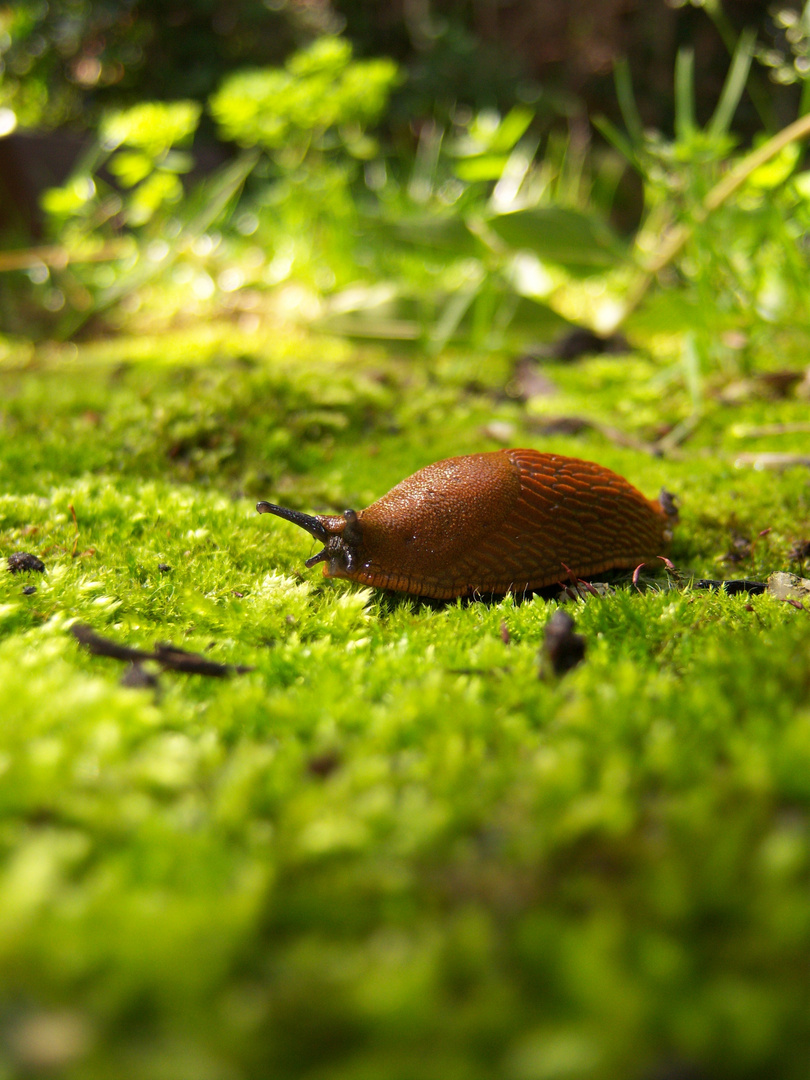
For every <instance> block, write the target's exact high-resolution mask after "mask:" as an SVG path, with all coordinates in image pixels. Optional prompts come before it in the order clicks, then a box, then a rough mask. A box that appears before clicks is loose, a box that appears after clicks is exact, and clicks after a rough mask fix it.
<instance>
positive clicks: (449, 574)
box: [256, 450, 673, 599]
mask: <svg viewBox="0 0 810 1080" xmlns="http://www.w3.org/2000/svg"><path fill="white" fill-rule="evenodd" d="M256 509H257V510H258V512H259V513H260V514H264V513H269V514H275V515H276V516H277V517H281V518H285V519H286V520H287V521H292V522H293V523H294V524H296V525H298V526H300V527H301V528H302V529H305V530H306V531H307V532H309V533H310V534H311V535H312V536H314V537H315V538H316V540H320V541H321V543H322V544H323V545H324V547H323V550H322V551H320V552H318V554H317V555H314V556H313V557H312V558H311V559H308V560H307V562H306V565H307V566H314V565H315V563H318V562H324V563H325V564H326V565H325V566H324V570H323V572H324V575H325V576H327V577H340V578H348V579H349V580H351V581H358V582H361V583H362V584H364V585H373V586H375V587H377V588H381V589H393V590H395V591H397V592H406V593H412V594H414V595H417V596H430V597H435V598H437V599H450V598H452V597H456V596H465V595H467V594H469V593H475V592H479V593H507V592H516V593H518V592H524V591H526V590H529V589H539V588H543V587H544V586H546V585H553V584H555V583H556V582H558V581H561V580H565V579H567V578H568V577H569V572H571V573H573V574H575V575H576V576H577V577H587V576H589V575H592V574H600V573H602V572H603V571H605V570H611V569H618V568H622V567H633V566H637V565H638V564H639V563H646V562H652V561H654V560H655V559H656V557H657V556H658V555H661V554H662V553H663V551H664V550H665V549H666V547H667V544H668V541H669V539H670V536H671V523H672V520H673V519H672V515H671V513H670V512H669V511H665V510H664V509H663V507H662V505H661V504H660V503H659V502H653V501H651V500H650V499H647V498H645V497H644V495H642V494H641V492H639V491H637V490H636V489H635V488H634V487H633V486H632V484H630V483H628V481H627V480H625V479H624V478H623V477H621V476H619V475H618V474H617V473H614V472H612V471H611V470H610V469H606V468H605V467H604V466H602V465H597V464H595V463H594V462H591V461H581V460H579V459H578V458H571V457H563V456H561V455H560V454H541V453H539V452H538V451H537V450H495V451H493V452H491V453H485V454H470V455H468V456H465V457H453V458H447V459H446V460H445V461H437V462H436V463H435V464H434V465H428V466H427V468H424V469H420V470H419V472H416V473H414V474H413V476H409V477H408V478H407V479H405V480H403V481H402V482H401V483H399V484H397V486H396V487H394V488H392V489H391V491H389V492H388V494H387V495H383V497H382V498H381V499H378V500H377V502H375V503H372V504H371V506H369V507H368V508H367V509H366V510H360V511H354V510H346V511H345V512H344V513H343V514H340V515H309V514H302V513H299V512H298V511H296V510H287V509H285V508H284V507H281V506H275V505H274V504H272V503H268V502H260V503H258V504H257V505H256Z"/></svg>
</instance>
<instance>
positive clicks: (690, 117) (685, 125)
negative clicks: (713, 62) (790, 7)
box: [675, 48, 695, 142]
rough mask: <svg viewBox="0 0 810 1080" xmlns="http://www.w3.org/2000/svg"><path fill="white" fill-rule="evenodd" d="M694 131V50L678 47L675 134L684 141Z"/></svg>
mask: <svg viewBox="0 0 810 1080" xmlns="http://www.w3.org/2000/svg"><path fill="white" fill-rule="evenodd" d="M694 133H695V52H694V49H689V48H682V49H678V56H677V58H676V60H675V135H676V137H677V139H678V140H679V141H682V142H686V141H688V140H689V139H691V137H692V136H693V135H694Z"/></svg>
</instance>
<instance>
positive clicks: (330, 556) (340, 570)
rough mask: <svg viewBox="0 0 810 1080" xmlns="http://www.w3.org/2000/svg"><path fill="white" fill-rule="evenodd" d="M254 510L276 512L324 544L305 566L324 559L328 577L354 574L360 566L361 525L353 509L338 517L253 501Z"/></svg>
mask: <svg viewBox="0 0 810 1080" xmlns="http://www.w3.org/2000/svg"><path fill="white" fill-rule="evenodd" d="M256 509H257V511H258V512H259V513H260V514H275V515H276V517H280V518H284V520H285V521H291V522H292V523H293V524H294V525H298V526H299V527H300V528H302V529H304V530H306V532H308V533H309V534H310V536H314V537H315V539H316V540H320V542H321V543H322V544H323V545H324V546H323V550H322V551H319V552H318V554H317V555H313V556H312V558H311V559H307V561H306V563H305V564H304V565H305V566H314V565H315V564H316V563H319V562H325V563H326V566H325V567H324V571H323V572H324V574H325V575H326V576H327V577H343V578H351V577H354V574H355V572H356V571H357V570H358V569H359V568H360V567H361V566H362V564H363V556H362V549H363V528H362V525H361V524H360V518H359V516H358V514H357V513H356V511H354V510H344V512H343V513H342V514H340V515H338V516H322V515H320V514H318V515H317V516H312V515H310V514H302V513H300V512H299V511H298V510H287V509H286V508H285V507H283V506H274V505H273V503H269V502H260V503H256Z"/></svg>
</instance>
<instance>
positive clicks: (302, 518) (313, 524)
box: [256, 502, 329, 544]
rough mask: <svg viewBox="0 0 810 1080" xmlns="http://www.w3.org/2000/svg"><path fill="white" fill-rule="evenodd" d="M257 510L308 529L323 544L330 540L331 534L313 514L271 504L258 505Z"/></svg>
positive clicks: (261, 503) (259, 503) (262, 503)
mask: <svg viewBox="0 0 810 1080" xmlns="http://www.w3.org/2000/svg"><path fill="white" fill-rule="evenodd" d="M256 510H257V512H258V513H260V514H275V515H276V517H280V518H284V520H285V521H291V522H292V523H293V525H298V526H299V527H300V528H302V529H306V531H307V532H308V533H309V534H310V536H314V537H315V539H316V540H320V541H321V543H322V544H325V543H326V541H327V540H328V539H329V533H328V532H327V531H326V529H325V527H324V525H323V524H322V522H321V521H320V519H319V518H316V517H312V515H311V514H302V513H301V511H300V510H288V509H287V508H286V507H285V506H276V505H274V504H273V503H269V502H258V503H256Z"/></svg>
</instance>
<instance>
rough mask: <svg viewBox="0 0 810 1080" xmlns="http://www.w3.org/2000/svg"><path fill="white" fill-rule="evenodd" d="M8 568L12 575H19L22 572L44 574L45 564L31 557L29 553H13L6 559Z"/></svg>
mask: <svg viewBox="0 0 810 1080" xmlns="http://www.w3.org/2000/svg"><path fill="white" fill-rule="evenodd" d="M8 568H9V570H10V571H11V572H12V574H19V573H21V572H22V571H23V570H28V571H31V570H35V571H36V572H37V573H38V574H44V573H45V563H44V562H43V561H42V559H38V558H37V557H36V555H32V554H31V552H30V551H15V552H14V553H13V554H12V555H9V557H8Z"/></svg>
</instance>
